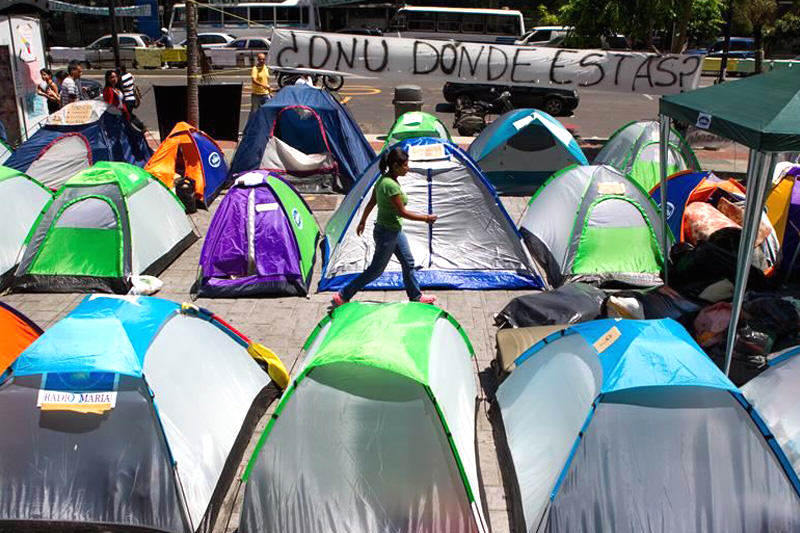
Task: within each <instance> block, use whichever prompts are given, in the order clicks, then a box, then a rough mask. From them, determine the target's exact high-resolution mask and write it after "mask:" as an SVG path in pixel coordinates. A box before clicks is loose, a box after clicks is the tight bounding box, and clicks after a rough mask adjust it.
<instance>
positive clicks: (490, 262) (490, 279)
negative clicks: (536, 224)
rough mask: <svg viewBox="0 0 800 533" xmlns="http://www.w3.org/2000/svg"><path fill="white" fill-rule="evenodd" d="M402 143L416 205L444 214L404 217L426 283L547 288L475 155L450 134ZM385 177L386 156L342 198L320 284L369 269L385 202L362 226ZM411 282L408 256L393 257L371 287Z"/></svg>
mask: <svg viewBox="0 0 800 533" xmlns="http://www.w3.org/2000/svg"><path fill="white" fill-rule="evenodd" d="M395 146H398V147H400V148H402V149H403V150H406V151H407V152H408V153H409V158H410V159H409V171H408V173H407V174H406V175H405V176H402V177H400V179H399V182H400V186H401V187H402V188H403V190H404V191H405V192H406V194H407V195H408V205H407V206H406V207H407V208H408V209H409V210H410V211H415V212H417V213H428V214H435V215H437V217H438V218H437V219H436V222H435V223H434V224H432V225H429V224H426V223H424V222H416V221H410V220H404V221H403V232H404V233H405V235H406V237H407V238H408V242H409V245H410V247H411V252H412V254H413V256H414V262H415V265H416V266H417V270H416V277H417V280H418V281H419V284H420V286H421V287H430V288H449V289H519V288H541V287H542V286H543V284H542V279H541V277H540V276H539V274H538V273H537V271H536V269H535V266H534V264H533V262H532V261H531V259H530V257H529V256H528V254H527V252H526V250H525V248H524V247H523V246H522V243H521V241H520V235H519V232H517V229H516V228H515V227H514V224H513V222H512V221H511V219H510V217H509V216H508V213H507V212H506V210H505V208H504V207H503V204H502V203H501V202H500V199H499V198H498V197H497V194H496V193H495V192H494V189H493V188H492V186H491V185H490V184H489V183H488V182H487V181H486V178H485V177H484V176H483V174H481V171H480V170H479V169H478V167H477V166H476V165H475V163H474V162H473V161H472V159H470V157H469V155H467V154H466V152H464V151H463V150H461V149H459V148H458V147H457V146H456V145H454V144H452V143H449V142H447V141H444V140H442V139H430V138H427V137H422V138H418V139H408V140H406V141H403V142H401V143H399V144H397V145H395ZM380 177H381V172H380V169H379V158H378V159H376V160H375V161H373V162H372V164H371V165H370V167H369V168H368V169H367V171H366V172H365V173H364V175H363V176H362V177H361V179H360V180H359V181H358V183H357V184H356V186H355V187H354V188H353V190H351V191H350V193H349V194H348V195H347V197H346V198H345V199H344V200H343V201H342V203H341V204H340V205H339V208H338V209H337V210H336V212H335V213H334V214H333V216H332V217H331V219H330V221H329V222H328V225H327V226H326V228H325V237H324V239H323V244H322V251H323V254H324V256H323V259H324V264H323V269H322V279H321V280H320V283H319V289H320V290H340V289H341V288H342V287H344V286H345V285H346V284H347V283H348V282H349V281H350V280H352V279H353V278H355V277H356V276H357V275H358V274H360V273H361V272H363V271H364V269H365V268H366V267H367V265H368V264H369V262H370V261H371V259H372V254H373V250H374V247H375V244H374V240H373V238H372V230H373V227H374V225H375V219H376V216H377V210H373V211H372V213H371V214H370V216H369V217H368V218H367V223H366V228H365V230H364V233H363V234H362V235H360V236H359V235H357V234H356V226H357V225H358V221H359V220H360V219H361V213H362V212H363V211H364V209H365V207H366V205H367V202H368V201H369V199H370V197H371V195H372V191H373V190H374V187H375V185H376V184H377V182H378V179H379V178H380ZM402 287H403V280H402V273H401V269H400V263H399V262H398V261H397V259H396V258H392V260H391V261H390V262H389V265H388V266H387V267H386V270H385V271H384V273H383V274H381V275H380V276H379V277H378V278H377V279H376V280H375V281H373V282H371V283H370V284H369V285H367V286H366V289H367V290H379V289H384V290H385V289H400V288H402Z"/></svg>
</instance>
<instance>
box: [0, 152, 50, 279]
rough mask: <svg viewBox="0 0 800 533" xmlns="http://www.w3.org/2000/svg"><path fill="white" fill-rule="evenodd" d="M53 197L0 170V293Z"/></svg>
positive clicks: (21, 177) (39, 186)
mask: <svg viewBox="0 0 800 533" xmlns="http://www.w3.org/2000/svg"><path fill="white" fill-rule="evenodd" d="M52 197H53V194H52V193H51V192H50V190H49V189H47V188H46V187H45V186H44V185H42V184H41V183H39V182H37V181H36V180H34V179H32V178H29V177H28V176H26V175H25V174H23V173H22V172H19V171H18V170H14V169H13V168H8V167H3V166H0V290H2V289H4V288H5V287H6V286H7V285H8V283H9V282H10V281H11V277H12V276H13V274H14V268H15V267H16V266H17V261H18V260H19V254H20V251H21V250H22V246H23V244H24V243H25V238H26V237H27V236H28V233H29V232H30V231H31V228H32V227H33V224H34V223H35V222H36V219H37V218H38V217H39V214H40V213H41V212H42V209H44V207H45V205H47V203H48V202H49V201H50V199H51V198H52Z"/></svg>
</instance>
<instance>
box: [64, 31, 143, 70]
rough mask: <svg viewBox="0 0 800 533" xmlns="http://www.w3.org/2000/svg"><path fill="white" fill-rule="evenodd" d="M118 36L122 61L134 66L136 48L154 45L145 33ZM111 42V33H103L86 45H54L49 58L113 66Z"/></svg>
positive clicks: (95, 65)
mask: <svg viewBox="0 0 800 533" xmlns="http://www.w3.org/2000/svg"><path fill="white" fill-rule="evenodd" d="M117 38H118V42H119V56H120V61H122V63H123V64H126V65H129V66H133V67H134V68H135V67H136V61H135V55H134V54H135V52H134V49H135V48H137V47H147V46H153V41H152V40H151V39H150V37H149V36H147V35H145V34H144V33H120V34H118V35H117ZM111 42H112V41H111V35H103V36H102V37H100V38H99V39H97V40H95V41H94V42H93V43H91V44H90V45H88V46H85V47H65V46H54V47H52V48H50V50H48V59H49V60H50V63H55V64H66V63H69V62H70V61H72V60H76V61H79V62H80V63H81V64H82V65H83V66H84V67H85V68H92V67H96V68H102V67H113V66H114V50H113V49H112V47H111Z"/></svg>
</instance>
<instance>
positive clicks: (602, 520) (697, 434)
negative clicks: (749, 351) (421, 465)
mask: <svg viewBox="0 0 800 533" xmlns="http://www.w3.org/2000/svg"><path fill="white" fill-rule="evenodd" d="M515 364H516V368H514V370H513V371H512V373H511V375H510V376H509V377H508V378H507V379H506V380H505V381H504V382H503V383H502V385H501V386H500V388H499V390H498V392H497V402H498V404H499V406H500V412H501V414H502V421H503V426H504V429H505V436H506V442H507V444H508V450H509V451H510V456H511V460H512V462H513V472H514V474H515V477H514V479H512V480H507V481H510V483H512V484H514V485H516V488H517V489H518V491H517V494H518V495H519V499H518V501H516V502H513V503H514V505H515V506H516V507H519V508H520V512H521V514H520V516H522V517H523V518H524V524H525V529H526V530H527V531H577V530H584V529H586V524H587V523H589V524H591V527H590V528H589V529H592V530H597V531H615V532H634V531H636V532H638V531H670V532H689V531H700V530H702V531H797V530H798V529H800V497H799V496H798V487H799V486H800V485H799V484H798V479H797V476H796V475H795V473H794V471H793V470H792V468H791V466H790V465H789V463H788V461H787V458H786V456H785V454H784V453H783V451H782V450H781V448H780V446H779V445H778V443H777V442H776V441H775V439H774V438H773V437H772V435H771V434H770V432H769V431H768V430H767V428H766V426H765V425H764V422H763V421H762V420H761V418H760V417H759V414H758V413H757V412H756V410H755V409H752V407H751V405H750V403H749V402H748V401H747V400H746V399H745V397H744V396H743V395H742V393H741V392H740V391H739V390H738V389H737V388H736V387H735V386H734V385H733V383H731V381H730V380H728V378H727V377H725V375H724V374H722V372H720V370H719V369H718V368H717V367H716V366H715V365H714V363H713V362H712V361H711V359H709V358H708V356H706V355H705V354H704V353H703V352H702V350H701V349H700V347H699V346H697V344H696V343H695V342H694V340H692V338H691V337H690V336H689V334H688V333H687V332H686V331H685V330H684V329H683V328H682V327H681V326H680V325H679V324H678V323H677V322H674V321H672V320H669V319H664V320H652V321H646V320H641V321H635V320H597V321H593V322H586V323H582V324H577V325H575V326H572V327H569V328H567V329H565V330H562V331H560V332H558V333H555V334H553V335H551V336H549V337H547V338H545V339H544V340H542V341H540V342H538V343H537V344H535V345H534V346H532V347H531V348H529V349H528V350H527V351H525V352H524V353H523V354H522V355H521V356H520V357H519V358H517V360H516V362H515ZM512 491H513V489H512ZM587 521H588V522H587Z"/></svg>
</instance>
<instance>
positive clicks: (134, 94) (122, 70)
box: [119, 65, 146, 132]
mask: <svg viewBox="0 0 800 533" xmlns="http://www.w3.org/2000/svg"><path fill="white" fill-rule="evenodd" d="M119 88H120V90H121V91H122V100H123V101H124V102H125V109H127V110H128V116H129V117H130V120H131V124H133V125H134V126H136V127H137V128H139V129H140V130H141V131H142V132H144V131H146V128H145V126H144V123H143V122H142V121H141V120H140V119H139V117H137V116H136V115H134V114H133V110H134V109H136V108H138V107H139V106H140V105H141V103H142V96H141V92H140V91H139V87H137V86H136V80H135V79H134V77H133V74H131V73H130V72H128V68H127V67H126V66H125V65H122V66H120V67H119Z"/></svg>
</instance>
